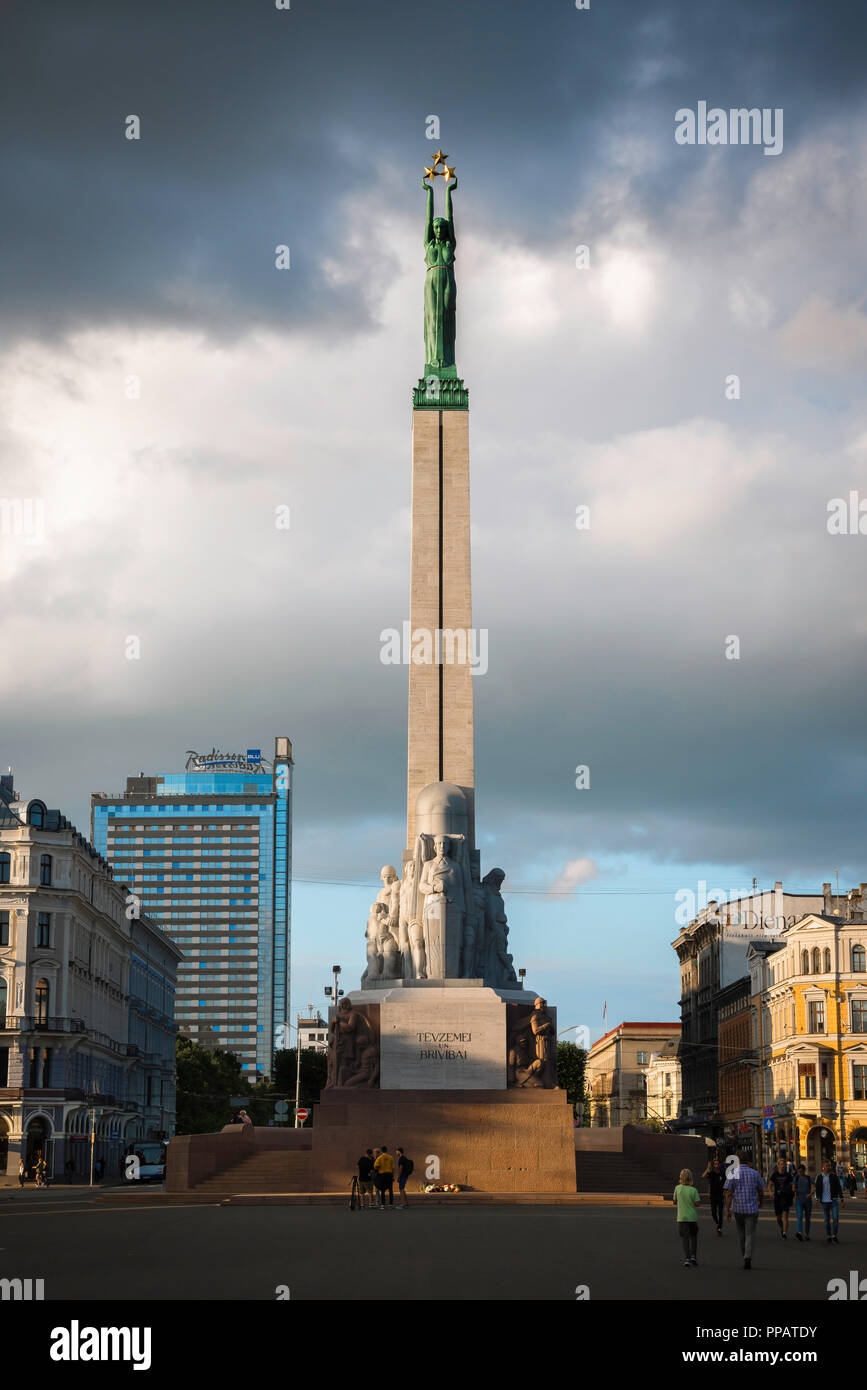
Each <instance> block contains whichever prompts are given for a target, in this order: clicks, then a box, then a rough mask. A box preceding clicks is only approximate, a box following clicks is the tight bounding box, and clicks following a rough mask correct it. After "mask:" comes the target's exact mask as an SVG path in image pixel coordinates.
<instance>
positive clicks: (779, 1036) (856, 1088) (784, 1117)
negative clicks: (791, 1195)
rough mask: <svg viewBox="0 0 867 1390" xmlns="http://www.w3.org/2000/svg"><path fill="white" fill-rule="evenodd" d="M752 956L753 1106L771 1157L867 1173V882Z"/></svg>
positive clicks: (751, 1115) (827, 890)
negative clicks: (834, 1163) (830, 1161)
mask: <svg viewBox="0 0 867 1390" xmlns="http://www.w3.org/2000/svg"><path fill="white" fill-rule="evenodd" d="M823 892H824V904H823V911H821V912H814V913H810V914H808V915H807V916H805V917H803V918H802V919H801V920H800V921H799V922H797V923H796V924H795V925H794V926H791V927H789V928H787V930H786V931H785V933H784V934H783V939H782V941H780V942H779V943H774V946H773V948H772V949H767V944H766V943H762V944H759V945H757V947H756V949H755V950H753V951H751V955H750V969H751V978H752V986H751V988H752V999H753V1029H754V1040H755V1048H756V1054H757V1060H758V1066H757V1069H756V1090H755V1094H754V1097H753V1106H752V1109H751V1110H749V1111H747V1113H746V1116H745V1118H746V1119H752V1120H753V1121H754V1122H755V1124H756V1125H757V1126H759V1125H762V1124H763V1122H764V1121H765V1120H767V1119H768V1118H771V1119H772V1120H773V1127H772V1128H771V1127H770V1126H765V1127H764V1128H763V1130H762V1134H763V1138H764V1147H765V1154H766V1161H767V1162H769V1163H770V1162H773V1161H774V1160H775V1159H776V1158H778V1157H785V1158H792V1159H793V1160H794V1161H797V1162H804V1163H806V1164H807V1166H808V1168H809V1169H810V1171H811V1172H816V1171H817V1170H818V1168H819V1166H820V1165H821V1161H822V1159H823V1158H834V1159H836V1160H840V1159H842V1161H843V1162H844V1163H854V1164H855V1166H856V1167H858V1168H864V1167H867V912H865V907H867V900H865V894H867V884H863V883H862V884H861V885H860V888H858V889H853V890H851V891H850V892H849V893H847V894H846V896H845V898H843V899H842V900H840V899H838V900H836V901H835V900H834V899H832V895H831V885H830V884H827V883H826V884H825V885H824V886H823Z"/></svg>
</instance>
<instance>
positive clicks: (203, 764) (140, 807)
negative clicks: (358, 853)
mask: <svg viewBox="0 0 867 1390" xmlns="http://www.w3.org/2000/svg"><path fill="white" fill-rule="evenodd" d="M292 767H293V763H292V744H291V742H290V741H289V739H288V738H277V739H275V742H274V761H273V764H268V763H267V762H266V761H265V760H263V759H262V756H261V752H260V750H259V749H258V748H249V749H247V750H246V752H245V753H243V754H239V753H235V754H231V753H230V754H226V753H221V752H218V751H217V750H216V749H212V751H211V752H210V753H197V752H193V751H192V750H190V751H188V754H187V764H186V769H185V771H184V772H177V773H163V774H160V775H158V776H151V777H145V776H144V775H143V774H141V775H139V776H138V777H128V778H127V783H126V791H125V792H124V793H123V794H122V795H118V796H109V795H104V794H98V795H94V796H92V797H91V820H92V838H93V843H94V846H95V848H96V849H97V850H98V851H99V853H100V854H102V855H103V856H104V857H105V858H106V859H107V860H108V862H109V863H110V864H111V865H112V866H113V867H114V870H115V874H116V876H118V877H120V878H121V879H122V880H123V882H125V883H127V884H129V885H130V887H131V888H132V889H133V891H134V892H135V893H136V895H137V896H138V897H140V898H141V907H142V911H143V912H146V913H147V915H148V916H149V917H150V918H151V919H152V920H153V921H155V922H157V923H158V924H159V926H160V927H162V929H163V931H165V932H166V934H167V935H168V936H170V937H171V939H172V940H173V941H174V942H175V943H176V944H177V945H178V946H179V947H180V949H181V950H182V951H183V953H184V957H185V959H184V961H183V964H182V965H181V966H180V967H179V970H178V987H177V994H176V1011H175V1019H176V1022H177V1024H178V1027H179V1031H180V1032H181V1033H185V1034H187V1035H188V1036H189V1037H191V1038H193V1039H194V1040H195V1041H196V1042H198V1043H201V1044H202V1045H203V1046H208V1045H216V1046H219V1047H224V1048H226V1049H227V1050H228V1051H230V1052H234V1053H235V1054H236V1056H238V1057H239V1059H240V1061H241V1063H242V1066H243V1068H244V1071H245V1072H246V1073H247V1074H248V1075H250V1076H251V1077H253V1076H255V1075H256V1074H257V1073H258V1074H259V1075H270V1073H271V1064H272V1058H273V1054H274V1038H275V1030H276V1028H277V1027H278V1025H280V1024H283V1023H285V1022H287V1020H288V1017H289V967H290V940H291V882H292Z"/></svg>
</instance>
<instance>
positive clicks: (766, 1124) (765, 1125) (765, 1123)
mask: <svg viewBox="0 0 867 1390" xmlns="http://www.w3.org/2000/svg"><path fill="white" fill-rule="evenodd" d="M773 1128H774V1121H773V1119H767V1120H762V1129H764V1130H766V1131H767V1132H768V1133H771V1132H772V1131H773Z"/></svg>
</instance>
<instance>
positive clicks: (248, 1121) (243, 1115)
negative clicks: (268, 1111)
mask: <svg viewBox="0 0 867 1390" xmlns="http://www.w3.org/2000/svg"><path fill="white" fill-rule="evenodd" d="M252 1123H253V1121H252V1120H251V1119H250V1116H249V1115H248V1114H247V1112H246V1110H242V1111H241V1124H242V1125H251V1124H252Z"/></svg>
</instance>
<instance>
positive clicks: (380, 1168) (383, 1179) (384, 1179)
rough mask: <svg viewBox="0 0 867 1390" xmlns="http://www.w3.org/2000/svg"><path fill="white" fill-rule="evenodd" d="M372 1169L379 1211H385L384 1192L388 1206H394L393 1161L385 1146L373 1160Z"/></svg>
mask: <svg viewBox="0 0 867 1390" xmlns="http://www.w3.org/2000/svg"><path fill="white" fill-rule="evenodd" d="M373 1168H374V1171H375V1173H376V1179H375V1181H376V1189H377V1191H378V1193H379V1209H380V1211H385V1194H386V1192H387V1193H388V1204H389V1206H391V1207H393V1206H394V1159H393V1158H392V1156H391V1154H390V1153H389V1152H388V1148H387V1146H386V1145H385V1144H383V1146H382V1152H381V1153H380V1154H378V1155H377V1157H376V1159H375V1160H374V1163H373Z"/></svg>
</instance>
